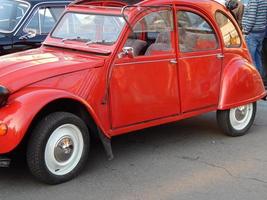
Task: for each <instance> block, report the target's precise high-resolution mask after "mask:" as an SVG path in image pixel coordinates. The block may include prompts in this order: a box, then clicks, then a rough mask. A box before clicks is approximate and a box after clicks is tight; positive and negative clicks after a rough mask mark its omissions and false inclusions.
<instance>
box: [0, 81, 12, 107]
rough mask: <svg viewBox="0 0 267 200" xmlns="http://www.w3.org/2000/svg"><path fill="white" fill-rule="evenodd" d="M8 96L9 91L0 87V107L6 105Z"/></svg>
mask: <svg viewBox="0 0 267 200" xmlns="http://www.w3.org/2000/svg"><path fill="white" fill-rule="evenodd" d="M9 95H10V92H9V90H8V89H7V88H6V87H4V86H0V107H2V106H4V105H5V104H6V102H7V99H8V97H9Z"/></svg>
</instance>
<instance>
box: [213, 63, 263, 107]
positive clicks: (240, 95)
mask: <svg viewBox="0 0 267 200" xmlns="http://www.w3.org/2000/svg"><path fill="white" fill-rule="evenodd" d="M264 96H266V91H265V89H264V85H263V82H262V80H261V77H260V74H259V73H258V71H257V69H256V68H255V67H254V66H252V65H251V64H250V63H248V62H247V61H246V60H245V59H243V58H235V59H233V60H231V61H230V62H229V64H228V65H227V66H226V67H225V68H224V70H223V74H222V82H221V92H220V99H219V105H218V109H219V110H225V109H229V108H233V107H237V106H240V105H244V104H248V103H252V102H255V101H257V100H259V99H261V98H263V97H264Z"/></svg>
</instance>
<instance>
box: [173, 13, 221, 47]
mask: <svg viewBox="0 0 267 200" xmlns="http://www.w3.org/2000/svg"><path fill="white" fill-rule="evenodd" d="M177 16H178V29H179V30H178V31H179V48H180V51H181V52H194V51H207V50H213V49H217V47H218V41H217V37H216V34H215V32H214V30H213V28H212V27H211V26H210V24H209V23H208V22H207V21H206V20H205V19H204V18H203V17H201V16H200V15H198V14H196V13H193V12H190V11H178V15H177Z"/></svg>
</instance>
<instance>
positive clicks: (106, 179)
mask: <svg viewBox="0 0 267 200" xmlns="http://www.w3.org/2000/svg"><path fill="white" fill-rule="evenodd" d="M113 150H114V154H115V159H114V160H112V161H108V160H107V158H106V155H105V153H104V151H103V149H102V146H101V145H100V144H96V145H93V147H92V149H91V157H90V159H89V160H88V164H87V166H86V168H85V170H84V171H83V172H82V173H81V174H80V175H79V176H78V177H77V178H75V179H74V180H71V181H69V182H67V183H63V184H60V185H56V186H49V185H45V184H43V183H40V182H38V181H36V180H35V179H34V178H33V177H32V176H31V175H30V173H29V171H28V169H27V166H26V164H25V162H24V161H23V159H22V160H20V161H19V160H16V161H14V162H13V165H12V166H11V167H10V168H7V169H5V168H2V169H0V200H20V199H24V200H50V199H51V200H53V199H55V200H76V199H77V200H137V199H140V200H160V199H161V200H191V199H192V200H214V199H216V200H235V199H238V200H239V199H242V200H252V199H254V200H263V199H267V102H260V103H259V104H258V112H257V115H256V120H255V123H254V125H253V127H252V128H251V129H250V131H249V133H248V134H247V135H245V136H242V137H237V138H232V137H228V136H225V135H224V134H222V133H221V131H220V130H219V128H218V127H217V123H216V115H215V113H208V114H205V115H201V116H198V117H195V118H191V119H186V120H182V121H179V122H176V123H171V124H167V125H163V126H157V127H153V128H148V129H145V130H142V131H137V132H134V133H130V134H127V135H123V136H119V137H116V138H114V140H113Z"/></svg>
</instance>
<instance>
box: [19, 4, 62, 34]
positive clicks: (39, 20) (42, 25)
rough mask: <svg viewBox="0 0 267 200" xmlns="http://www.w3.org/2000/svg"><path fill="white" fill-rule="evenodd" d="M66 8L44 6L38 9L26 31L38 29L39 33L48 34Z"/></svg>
mask: <svg viewBox="0 0 267 200" xmlns="http://www.w3.org/2000/svg"><path fill="white" fill-rule="evenodd" d="M64 8H65V7H42V8H39V9H37V10H36V11H35V13H34V15H33V16H32V18H31V19H30V22H29V23H28V24H27V26H26V28H25V29H24V31H25V32H28V31H36V33H37V34H38V35H42V34H48V33H49V32H50V31H51V29H52V28H53V27H54V25H55V23H56V22H57V20H58V19H59V17H60V15H61V13H62V12H63V11H64Z"/></svg>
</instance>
